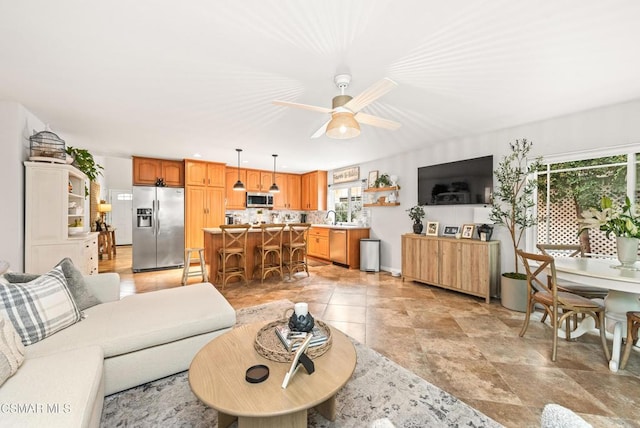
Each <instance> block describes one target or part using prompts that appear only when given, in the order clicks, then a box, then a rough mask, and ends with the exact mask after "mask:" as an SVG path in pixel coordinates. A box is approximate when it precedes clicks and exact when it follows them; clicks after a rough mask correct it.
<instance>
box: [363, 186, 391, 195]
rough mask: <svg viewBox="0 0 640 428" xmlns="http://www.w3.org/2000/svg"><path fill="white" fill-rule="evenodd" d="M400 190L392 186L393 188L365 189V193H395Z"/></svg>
mask: <svg viewBox="0 0 640 428" xmlns="http://www.w3.org/2000/svg"><path fill="white" fill-rule="evenodd" d="M396 190H399V189H398V186H391V187H368V188H366V189H364V191H365V192H367V193H369V192H370V193H377V192H393V191H396Z"/></svg>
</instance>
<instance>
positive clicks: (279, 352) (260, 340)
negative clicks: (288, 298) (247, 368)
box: [253, 318, 332, 363]
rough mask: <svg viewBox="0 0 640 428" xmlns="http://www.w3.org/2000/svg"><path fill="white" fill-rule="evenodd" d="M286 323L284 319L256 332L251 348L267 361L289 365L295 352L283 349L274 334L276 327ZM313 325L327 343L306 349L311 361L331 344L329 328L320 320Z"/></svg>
mask: <svg viewBox="0 0 640 428" xmlns="http://www.w3.org/2000/svg"><path fill="white" fill-rule="evenodd" d="M288 322H289V320H288V319H286V318H285V319H280V320H277V321H272V322H270V323H268V324H267V325H265V326H264V327H262V328H261V329H260V330H258V332H257V333H256V340H255V341H254V342H253V347H254V348H255V350H256V352H257V353H258V354H260V355H262V356H263V357H265V358H266V359H268V360H271V361H276V362H279V363H290V362H291V361H293V357H294V355H295V354H296V351H291V352H289V351H287V348H285V347H284V345H283V344H282V342H281V341H280V339H278V336H276V332H275V327H276V326H277V325H287V324H288ZM315 325H316V326H317V327H318V328H320V330H322V331H323V332H324V333H325V334H326V335H327V341H326V342H325V343H323V344H322V345H318V346H314V347H310V348H307V350H306V352H305V353H306V354H307V356H308V357H309V358H311V359H313V358H317V357H319V356H321V355H322V354H324V353H325V352H327V351H328V350H329V348H331V342H332V337H331V329H330V328H329V326H328V325H327V324H325V323H324V322H322V321H320V320H315ZM302 341H303V340H302V339H300V342H302Z"/></svg>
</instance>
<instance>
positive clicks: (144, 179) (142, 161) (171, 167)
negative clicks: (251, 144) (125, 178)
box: [133, 156, 184, 187]
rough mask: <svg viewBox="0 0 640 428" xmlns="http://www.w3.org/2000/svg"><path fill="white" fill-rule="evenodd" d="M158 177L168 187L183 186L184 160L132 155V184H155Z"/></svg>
mask: <svg viewBox="0 0 640 428" xmlns="http://www.w3.org/2000/svg"><path fill="white" fill-rule="evenodd" d="M158 179H163V180H164V183H165V185H166V186H168V187H184V162H183V161H176V160H167V159H155V158H145V157H139V156H134V157H133V185H134V186H155V185H156V182H157V181H158Z"/></svg>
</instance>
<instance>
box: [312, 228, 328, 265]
mask: <svg viewBox="0 0 640 428" xmlns="http://www.w3.org/2000/svg"><path fill="white" fill-rule="evenodd" d="M307 240H308V242H307V253H308V254H309V255H310V256H312V257H317V258H320V259H325V260H329V229H328V228H326V227H312V228H310V229H309V236H308V237H307Z"/></svg>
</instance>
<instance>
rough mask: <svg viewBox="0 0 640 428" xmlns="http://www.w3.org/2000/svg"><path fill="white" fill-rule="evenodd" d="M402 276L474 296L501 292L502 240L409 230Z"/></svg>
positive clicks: (488, 296)
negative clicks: (458, 236) (499, 288)
mask: <svg viewBox="0 0 640 428" xmlns="http://www.w3.org/2000/svg"><path fill="white" fill-rule="evenodd" d="M402 276H403V280H411V281H418V282H424V283H427V284H431V285H436V286H439V287H442V288H447V289H450V290H455V291H459V292H461V293H465V294H471V295H473V296H479V297H484V298H485V300H486V302H487V303H489V301H490V297H491V296H496V295H498V284H499V281H500V241H488V242H484V241H477V240H471V239H462V240H458V239H454V238H445V237H432V236H424V235H417V234H413V233H408V234H405V235H403V236H402Z"/></svg>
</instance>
